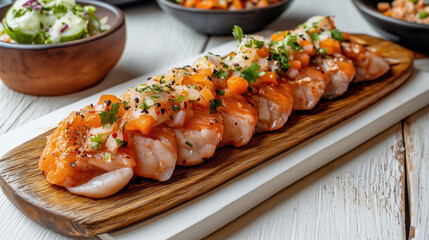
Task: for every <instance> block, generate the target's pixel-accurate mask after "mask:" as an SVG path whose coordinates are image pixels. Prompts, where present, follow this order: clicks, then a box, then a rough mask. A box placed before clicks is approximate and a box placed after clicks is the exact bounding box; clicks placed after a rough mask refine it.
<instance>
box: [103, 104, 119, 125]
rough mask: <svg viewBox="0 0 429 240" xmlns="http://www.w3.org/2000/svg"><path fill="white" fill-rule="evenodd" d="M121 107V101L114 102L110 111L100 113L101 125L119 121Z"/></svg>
mask: <svg viewBox="0 0 429 240" xmlns="http://www.w3.org/2000/svg"><path fill="white" fill-rule="evenodd" d="M119 107H120V104H119V103H113V104H112V106H111V107H110V110H109V111H106V110H104V111H102V112H101V113H99V114H98V115H100V119H101V125H103V126H104V125H106V124H109V123H110V124H112V123H114V122H116V121H118V113H119Z"/></svg>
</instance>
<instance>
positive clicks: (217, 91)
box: [216, 90, 225, 96]
mask: <svg viewBox="0 0 429 240" xmlns="http://www.w3.org/2000/svg"><path fill="white" fill-rule="evenodd" d="M216 93H217V94H219V95H221V96H223V95H225V90H216Z"/></svg>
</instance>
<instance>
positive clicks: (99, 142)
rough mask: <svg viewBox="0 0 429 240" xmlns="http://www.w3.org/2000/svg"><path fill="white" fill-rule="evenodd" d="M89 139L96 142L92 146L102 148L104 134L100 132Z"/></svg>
mask: <svg viewBox="0 0 429 240" xmlns="http://www.w3.org/2000/svg"><path fill="white" fill-rule="evenodd" d="M89 140H90V141H91V142H93V143H94V144H93V145H92V148H94V150H98V149H100V148H101V145H103V134H98V135H97V136H94V137H92V138H90V139H89Z"/></svg>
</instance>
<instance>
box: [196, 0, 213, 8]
mask: <svg viewBox="0 0 429 240" xmlns="http://www.w3.org/2000/svg"><path fill="white" fill-rule="evenodd" d="M215 4H216V0H202V1H198V2H197V4H195V7H196V8H202V9H212V8H214V6H215Z"/></svg>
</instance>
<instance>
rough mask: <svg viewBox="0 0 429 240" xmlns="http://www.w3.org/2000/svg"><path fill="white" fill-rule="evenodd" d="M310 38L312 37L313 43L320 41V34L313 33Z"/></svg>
mask: <svg viewBox="0 0 429 240" xmlns="http://www.w3.org/2000/svg"><path fill="white" fill-rule="evenodd" d="M310 37H311V40H312V41H313V42H315V41H317V40H319V34H318V33H312V34H310Z"/></svg>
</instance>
